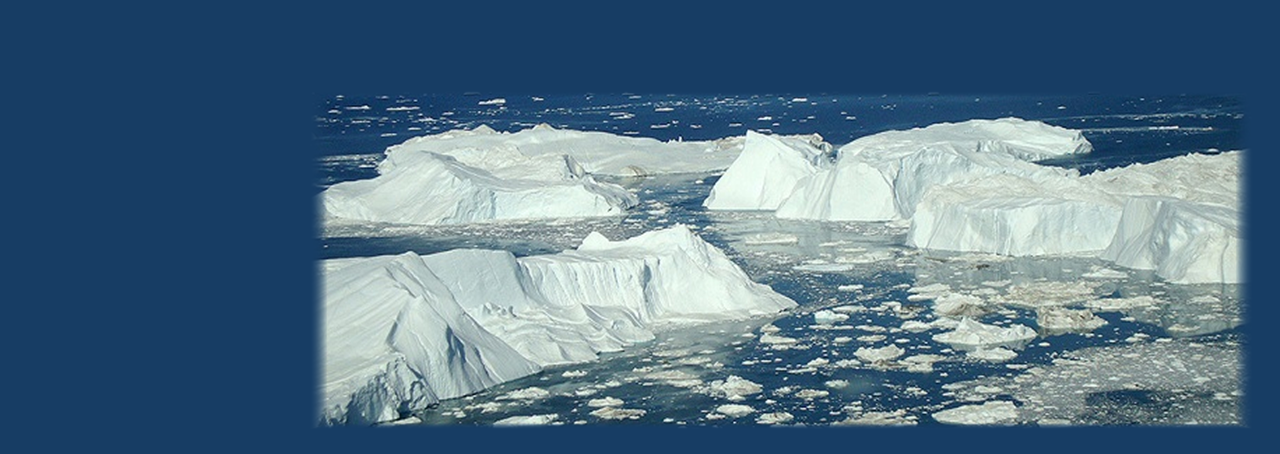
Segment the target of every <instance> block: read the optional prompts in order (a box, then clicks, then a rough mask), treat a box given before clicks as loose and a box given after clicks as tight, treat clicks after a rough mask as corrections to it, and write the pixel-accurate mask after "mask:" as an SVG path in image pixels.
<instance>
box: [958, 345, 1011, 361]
mask: <svg viewBox="0 0 1280 454" xmlns="http://www.w3.org/2000/svg"><path fill="white" fill-rule="evenodd" d="M966 356H968V357H970V358H973V359H977V360H982V361H990V362H993V363H1002V362H1005V361H1008V360H1011V359H1014V358H1016V357H1018V353H1017V352H1015V351H1013V350H1009V349H1007V348H1003V347H992V348H979V349H977V350H974V351H971V352H969V353H968V354H967V355H966Z"/></svg>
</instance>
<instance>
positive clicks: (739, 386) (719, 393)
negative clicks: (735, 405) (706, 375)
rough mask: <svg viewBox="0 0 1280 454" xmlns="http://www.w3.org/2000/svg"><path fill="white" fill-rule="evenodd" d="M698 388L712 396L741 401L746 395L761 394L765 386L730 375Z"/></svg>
mask: <svg viewBox="0 0 1280 454" xmlns="http://www.w3.org/2000/svg"><path fill="white" fill-rule="evenodd" d="M698 390H699V391H701V392H703V393H705V394H707V395H709V396H711V397H717V398H721V399H728V400H731V401H739V400H743V399H746V397H745V396H749V395H752V394H759V393H760V391H762V390H764V388H763V387H761V386H760V385H759V384H758V383H755V382H752V381H751V380H747V379H745V378H742V377H739V376H737V375H730V376H729V377H728V378H725V379H724V380H712V381H711V382H710V383H707V384H706V385H705V387H702V388H699V389H698Z"/></svg>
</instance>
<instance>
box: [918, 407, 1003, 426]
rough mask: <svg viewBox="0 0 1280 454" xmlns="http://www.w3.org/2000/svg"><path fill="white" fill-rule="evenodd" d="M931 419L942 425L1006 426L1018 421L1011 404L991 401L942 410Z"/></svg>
mask: <svg viewBox="0 0 1280 454" xmlns="http://www.w3.org/2000/svg"><path fill="white" fill-rule="evenodd" d="M933 419H934V420H936V421H938V422H940V423H943V424H963V425H1006V424H1012V423H1014V422H1015V421H1016V420H1017V419H1018V408H1017V407H1016V406H1014V404H1013V402H1006V401H993V402H987V403H984V404H982V405H964V406H960V407H956V408H951V409H947V410H942V411H940V412H937V413H934V414H933Z"/></svg>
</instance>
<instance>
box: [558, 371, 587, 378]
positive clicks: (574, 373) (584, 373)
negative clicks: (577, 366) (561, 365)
mask: <svg viewBox="0 0 1280 454" xmlns="http://www.w3.org/2000/svg"><path fill="white" fill-rule="evenodd" d="M560 376H561V377H564V378H581V377H586V376H587V371H585V370H567V371H564V373H562V374H560Z"/></svg>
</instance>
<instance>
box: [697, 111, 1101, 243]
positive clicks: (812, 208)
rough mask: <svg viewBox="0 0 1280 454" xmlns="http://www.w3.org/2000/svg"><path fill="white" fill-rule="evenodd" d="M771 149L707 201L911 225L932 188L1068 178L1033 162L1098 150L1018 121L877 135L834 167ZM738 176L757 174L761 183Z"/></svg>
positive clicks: (753, 153) (781, 213) (756, 154)
mask: <svg viewBox="0 0 1280 454" xmlns="http://www.w3.org/2000/svg"><path fill="white" fill-rule="evenodd" d="M751 139H752V137H748V138H747V140H748V143H747V146H748V147H750V146H751V145H752V140H751ZM771 145H773V146H760V147H758V148H756V149H754V150H749V151H750V152H748V150H744V152H743V155H742V157H740V158H739V159H738V160H737V161H735V162H734V165H733V166H731V167H730V168H729V170H728V171H726V172H725V178H723V179H721V180H720V181H719V182H717V183H716V187H715V188H714V189H713V193H714V194H715V195H716V197H715V199H714V200H713V199H712V198H708V201H707V203H706V204H705V205H706V206H707V207H709V208H713V209H716V208H719V209H755V210H771V209H776V210H777V211H776V214H777V216H778V217H781V218H797V219H817V220H829V221H887V220H894V219H909V218H910V217H911V216H912V214H913V213H914V211H915V205H916V203H918V202H919V201H920V198H921V197H922V196H923V195H924V193H925V192H926V191H928V190H929V189H930V188H932V187H933V186H937V185H941V184H946V183H950V182H955V181H966V180H973V179H978V178H982V177H985V176H990V175H997V174H1015V175H1026V176H1031V177H1036V178H1039V177H1043V176H1058V175H1066V174H1070V173H1071V172H1070V171H1067V170H1063V169H1055V168H1048V167H1043V166H1037V165H1034V164H1031V163H1030V162H1029V161H1033V160H1039V159H1046V158H1050V157H1054V156H1060V155H1064V154H1071V153H1087V152H1088V151H1090V150H1091V149H1092V148H1091V146H1090V144H1089V142H1088V141H1087V140H1085V139H1084V137H1083V136H1081V135H1080V133H1079V132H1077V131H1071V130H1068V129H1064V128H1059V127H1056V126H1050V125H1047V124H1044V123H1040V122H1033V121H1026V120H1021V119H1016V118H1003V119H998V120H971V121H966V122H962V123H940V124H936V125H931V126H928V127H925V128H917V129H912V130H909V131H888V132H883V133H879V134H874V135H871V136H867V137H863V138H859V139H857V140H854V141H853V142H850V143H849V144H847V145H845V146H843V147H840V149H839V152H838V156H837V159H836V161H835V163H834V164H833V165H826V163H824V162H823V161H821V160H818V159H813V158H811V156H812V155H813V153H812V150H806V149H804V148H803V147H795V146H791V147H787V146H781V144H771ZM731 176H732V177H734V178H730V177H731ZM738 176H744V177H745V176H752V177H754V180H755V183H748V182H743V181H741V180H742V178H737V177H738ZM730 201H732V202H731V203H730Z"/></svg>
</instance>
